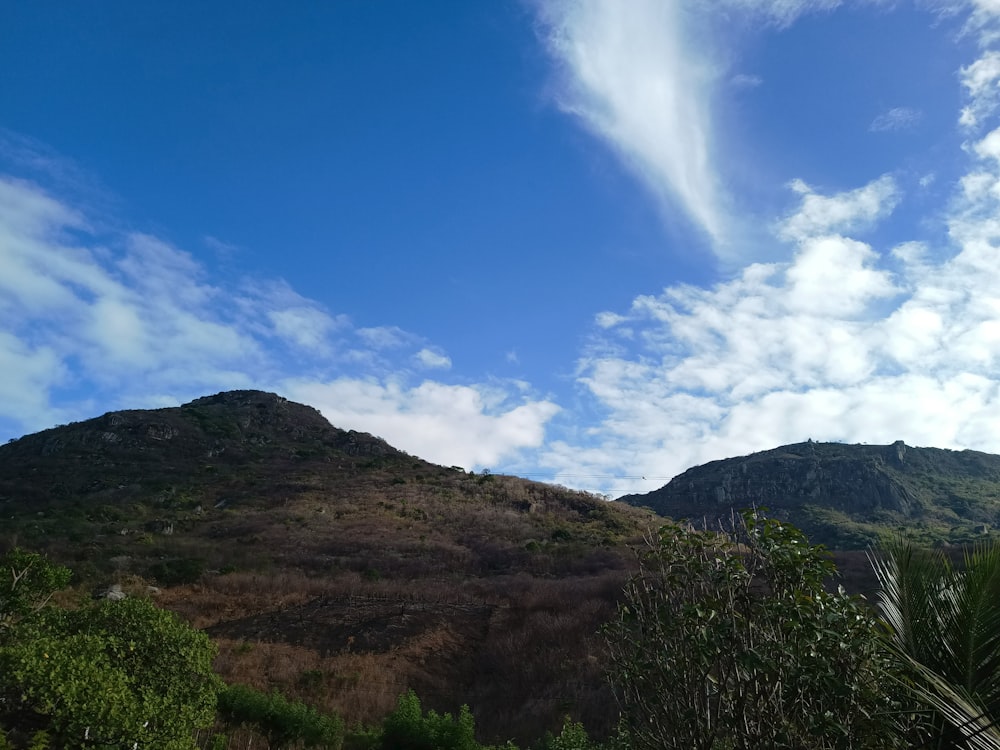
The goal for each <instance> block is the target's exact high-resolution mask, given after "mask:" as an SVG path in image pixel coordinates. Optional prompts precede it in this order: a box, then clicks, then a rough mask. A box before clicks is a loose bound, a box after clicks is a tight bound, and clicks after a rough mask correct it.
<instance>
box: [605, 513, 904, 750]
mask: <svg viewBox="0 0 1000 750" xmlns="http://www.w3.org/2000/svg"><path fill="white" fill-rule="evenodd" d="M647 541H648V543H647V547H646V549H645V551H644V552H643V553H642V554H641V555H640V560H639V563H640V566H639V572H638V573H637V574H636V575H635V576H633V577H632V578H631V579H630V581H629V583H628V585H627V587H626V590H625V597H624V602H623V604H622V605H621V606H620V608H619V611H618V615H617V617H616V619H615V620H614V621H613V622H612V623H610V624H609V625H608V627H607V628H606V631H605V632H606V635H607V637H608V644H609V648H610V651H611V657H612V670H611V678H612V687H613V689H614V692H615V695H616V697H617V698H618V701H619V704H620V706H621V709H622V718H623V723H624V730H625V731H626V733H627V735H628V741H629V746H630V747H634V748H648V749H650V750H652V749H653V748H657V749H660V748H683V749H684V750H715V749H718V748H726V749H727V750H728V749H730V748H739V749H745V750H752V749H758V748H797V749H800V750H802V749H806V748H810V749H811V748H815V749H817V750H818V749H825V748H831V749H832V748H858V749H861V748H879V749H883V748H893V747H903V746H905V745H904V742H903V739H902V737H901V734H900V732H899V730H898V727H897V726H896V722H895V721H894V720H892V717H893V716H894V715H895V709H896V708H897V706H896V705H895V702H894V701H893V699H892V695H887V694H886V692H885V689H886V686H887V685H888V686H889V687H890V688H891V687H892V685H893V684H894V683H892V682H891V680H889V679H888V676H889V674H890V670H891V667H892V664H893V661H892V660H891V659H890V658H889V656H888V654H887V652H886V651H885V649H884V647H883V643H882V641H881V639H880V636H879V633H878V630H877V628H876V623H875V618H874V615H873V613H871V611H870V609H869V608H867V607H866V606H865V604H864V603H863V602H862V601H859V600H858V599H856V598H853V597H850V596H848V595H846V594H845V593H844V592H843V590H842V589H838V591H836V592H830V591H828V590H827V589H826V588H825V584H826V583H827V581H828V580H829V579H830V577H831V575H833V574H834V572H835V569H834V566H833V564H832V562H830V560H829V558H828V556H827V555H826V554H825V552H824V551H823V550H822V548H820V547H814V546H811V545H809V544H808V542H807V540H806V539H805V537H804V536H803V535H802V534H801V533H800V532H799V531H798V530H796V529H795V528H793V527H791V526H789V525H787V524H783V523H780V522H778V521H776V520H773V519H759V518H757V517H756V516H755V515H754V514H751V513H746V514H744V516H743V518H742V522H740V523H738V524H736V526H735V528H734V529H733V530H732V531H730V532H727V533H709V532H702V531H695V530H693V529H692V528H690V527H687V526H682V525H678V524H673V523H669V524H666V525H664V526H663V527H662V528H660V529H659V531H658V532H657V533H655V534H653V535H651V536H650V538H649V539H648V540H647Z"/></svg>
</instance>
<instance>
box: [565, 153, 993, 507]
mask: <svg viewBox="0 0 1000 750" xmlns="http://www.w3.org/2000/svg"><path fill="white" fill-rule="evenodd" d="M970 153H973V154H975V155H977V156H978V157H979V161H978V162H977V163H976V164H974V165H973V167H972V170H971V172H970V178H969V179H968V180H967V181H966V182H967V184H966V186H965V187H964V188H963V189H962V190H960V192H959V195H958V198H957V199H956V202H955V204H954V205H953V208H952V210H951V217H950V220H949V231H950V237H951V239H952V241H953V242H954V246H953V247H952V248H951V249H950V254H949V252H948V251H946V249H944V248H933V247H930V246H928V244H927V243H920V242H910V243H905V244H902V245H900V246H898V247H896V248H895V249H894V250H893V251H892V253H891V265H892V268H893V270H890V267H889V266H890V261H889V259H886V260H883V258H882V257H881V256H880V254H879V253H877V252H876V251H875V250H874V249H873V248H872V247H870V246H869V245H867V244H864V243H862V242H859V241H857V240H855V239H851V238H848V237H846V236H842V234H840V233H841V232H846V231H848V230H850V229H861V228H864V227H865V226H867V225H870V224H871V223H872V222H873V221H876V220H877V219H879V218H881V217H883V216H884V215H885V214H886V212H887V211H888V209H889V207H891V206H892V205H893V204H894V203H895V201H896V200H897V195H896V188H895V186H894V184H893V183H892V181H891V179H889V178H888V177H883V178H880V179H878V180H876V181H874V182H872V183H870V184H869V185H867V186H865V187H863V188H859V189H858V190H854V191H848V192H844V193H841V194H838V195H834V196H823V195H819V194H817V193H815V192H813V191H811V190H808V189H806V188H805V187H804V186H802V185H798V186H797V187H798V189H799V190H800V192H802V194H803V201H802V204H801V206H800V208H799V210H798V211H797V212H796V213H795V214H794V215H793V216H791V217H789V218H788V219H787V220H786V221H785V222H784V223H782V224H781V225H779V231H780V232H781V234H782V235H783V236H784V237H785V238H786V239H793V240H794V241H795V242H796V248H797V249H796V253H795V255H794V256H793V258H792V259H791V260H790V261H788V262H785V263H769V264H754V265H751V266H749V267H747V268H745V269H744V270H743V272H742V273H741V274H740V275H738V276H737V277H736V278H733V279H731V280H728V281H724V282H720V283H718V284H716V285H715V286H713V287H711V288H707V289H700V288H696V287H691V286H674V287H670V288H668V289H666V290H664V292H663V293H662V294H660V295H656V296H644V297H639V298H637V299H636V300H635V302H634V303H633V305H632V308H631V310H630V311H629V313H628V314H627V315H625V316H618V317H614V318H609V320H612V319H613V320H614V322H615V323H616V325H614V326H609V327H604V328H598V329H597V331H598V335H599V336H601V338H600V339H598V341H597V342H596V343H595V345H594V346H593V348H592V351H591V353H590V354H589V355H588V356H587V357H586V358H585V359H584V360H583V361H581V363H580V366H581V369H580V377H579V382H580V385H581V386H582V387H583V388H584V389H585V391H586V392H587V393H589V394H590V396H591V397H593V399H594V400H595V401H596V403H597V404H599V406H600V407H601V408H602V409H603V410H604V412H605V414H606V416H605V418H604V420H603V422H602V423H601V425H600V426H599V427H595V428H594V429H593V430H592V432H591V436H590V439H589V440H586V441H583V440H582V441H581V442H582V443H583V446H581V445H575V444H573V443H572V442H555V443H553V444H552V445H551V446H550V448H549V450H548V452H547V454H546V456H545V460H546V461H547V462H548V463H549V465H551V466H552V467H553V469H554V471H557V472H558V471H563V472H569V473H571V472H572V471H573V470H574V466H575V465H581V466H586V467H587V469H588V471H591V472H594V473H603V474H606V475H613V474H618V475H628V476H652V475H656V476H663V475H667V476H672V475H674V474H677V473H679V472H681V471H683V470H684V469H686V468H687V467H689V466H691V465H695V464H699V463H704V462H706V461H709V460H714V459H719V458H724V457H727V456H733V455H742V454H746V453H749V452H752V451H755V450H763V449H767V448H772V447H774V446H776V445H781V444H784V443H789V442H797V441H801V440H805V439H806V438H810V437H811V438H813V439H817V440H843V441H847V442H868V443H890V442H892V441H895V440H899V439H902V440H905V441H906V442H907V443H909V444H911V445H934V446H941V447H950V448H965V447H968V448H974V449H977V450H985V451H992V452H1000V433H998V432H997V431H996V429H995V425H996V424H997V423H998V422H997V420H998V419H1000V375H998V373H1000V253H998V251H997V250H996V248H997V247H998V246H1000V219H998V218H997V217H998V216H1000V161H998V160H997V159H998V154H1000V149H998V148H994V139H993V136H992V134H991V135H988V136H986V137H985V138H983V139H982V140H981V141H980V142H978V143H977V144H974V145H973V147H972V148H971V149H970ZM970 185H974V187H970ZM942 253H944V257H943V258H942ZM621 317H624V318H625V320H620V319H619V318H621ZM620 330H626V331H630V332H631V333H632V335H631V336H619V335H618V331H620ZM578 456H579V459H577V457H578ZM577 460H579V461H580V463H579V464H574V462H575V461H577ZM662 484H663V481H662V480H660V481H647V482H638V481H636V480H629V479H623V480H617V481H611V482H609V483H608V484H607V486H606V487H605V489H608V490H609V491H611V492H612V493H614V494H617V493H621V492H635V491H645V490H650V489H653V488H655V487H658V486H661V485H662Z"/></svg>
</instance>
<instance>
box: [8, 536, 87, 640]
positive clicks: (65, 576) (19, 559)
mask: <svg viewBox="0 0 1000 750" xmlns="http://www.w3.org/2000/svg"><path fill="white" fill-rule="evenodd" d="M71 577H72V573H71V572H70V570H69V568H64V567H62V566H61V565H55V564H53V563H51V562H49V561H48V560H47V559H46V558H45V557H44V556H42V555H39V554H36V553H34V552H27V551H25V550H23V549H21V548H19V547H15V548H14V549H13V550H11V551H10V552H8V553H7V554H6V555H4V556H3V557H2V558H0V637H2V636H3V631H4V629H5V628H7V627H11V626H13V625H14V624H15V623H16V622H17V621H19V620H20V619H22V618H25V617H28V616H30V615H32V614H34V613H36V612H38V611H39V610H41V609H42V608H43V607H44V606H45V605H46V604H47V603H48V601H49V599H50V598H51V597H52V594H54V593H55V592H56V591H59V590H60V589H62V588H65V587H66V586H68V585H69V582H70V578H71Z"/></svg>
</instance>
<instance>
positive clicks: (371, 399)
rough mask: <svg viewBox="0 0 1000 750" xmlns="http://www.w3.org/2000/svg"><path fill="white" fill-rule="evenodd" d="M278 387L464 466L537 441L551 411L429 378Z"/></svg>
mask: <svg viewBox="0 0 1000 750" xmlns="http://www.w3.org/2000/svg"><path fill="white" fill-rule="evenodd" d="M284 391H285V392H286V393H287V394H288V395H289V397H290V398H293V399H295V400H300V401H305V402H306V403H309V404H312V405H313V406H315V407H316V408H318V409H319V410H320V411H321V412H322V413H323V415H324V416H325V417H326V418H327V419H328V420H330V421H331V422H332V423H333V424H336V425H352V426H355V428H356V429H359V430H363V431H365V432H370V433H372V434H374V435H379V436H381V437H382V438H384V439H385V440H387V441H388V442H389V443H390V444H391V445H394V446H397V447H403V448H405V449H406V450H407V451H409V452H411V453H415V454H416V455H418V456H420V457H421V458H425V459H427V460H430V461H433V462H436V463H441V464H446V465H458V466H464V467H465V468H473V467H479V466H483V467H487V468H488V467H495V466H496V465H497V464H499V463H500V462H501V461H504V460H506V459H511V458H513V457H514V456H516V455H517V454H518V453H519V452H520V451H522V450H524V449H525V448H535V447H538V446H540V445H541V444H542V442H543V440H544V437H545V429H544V427H545V424H546V422H548V421H549V420H550V419H551V418H552V417H553V416H555V414H556V413H557V412H558V411H559V407H558V406H557V405H556V404H554V403H552V402H550V401H530V402H519V403H514V402H512V400H511V399H510V397H509V396H508V394H507V392H506V390H505V389H491V388H486V387H472V386H465V385H445V384H443V383H435V382H431V381H425V382H423V383H421V384H420V385H418V386H416V387H415V388H406V387H404V386H402V385H400V384H399V383H398V382H396V381H393V380H389V381H387V382H377V381H366V380H357V379H345V378H341V379H336V380H331V381H329V382H301V381H296V380H289V381H286V383H285V384H284ZM459 425H460V426H461V429H456V427H457V426H459Z"/></svg>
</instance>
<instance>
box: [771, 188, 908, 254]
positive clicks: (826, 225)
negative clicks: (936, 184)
mask: <svg viewBox="0 0 1000 750" xmlns="http://www.w3.org/2000/svg"><path fill="white" fill-rule="evenodd" d="M789 187H791V189H792V190H793V191H794V192H796V193H798V194H799V195H801V196H802V202H801V205H800V207H799V209H798V210H797V211H796V212H795V213H794V214H793V215H792V216H790V217H788V218H787V219H785V220H784V221H783V222H781V224H780V225H779V228H778V235H779V236H780V237H781V238H783V239H786V240H803V239H805V238H808V237H814V236H817V235H822V234H830V233H843V232H853V231H858V230H861V229H864V228H866V227H869V226H871V225H873V224H874V223H875V222H877V221H878V220H879V219H882V218H884V217H885V216H886V215H888V214H889V213H891V212H892V210H893V209H894V208H895V207H896V204H897V203H898V202H899V191H898V188H897V186H896V182H895V180H894V179H893V178H892V176H890V175H882V176H881V177H879V178H878V179H877V180H873V181H872V182H870V183H868V184H867V185H865V186H864V187H861V188H857V189H855V190H848V191H845V192H842V193H837V194H836V195H831V196H824V195H819V194H817V193H815V192H814V191H813V190H812V188H810V187H809V186H808V185H806V184H805V183H804V182H802V181H801V180H793V181H792V183H791V184H790V185H789Z"/></svg>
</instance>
